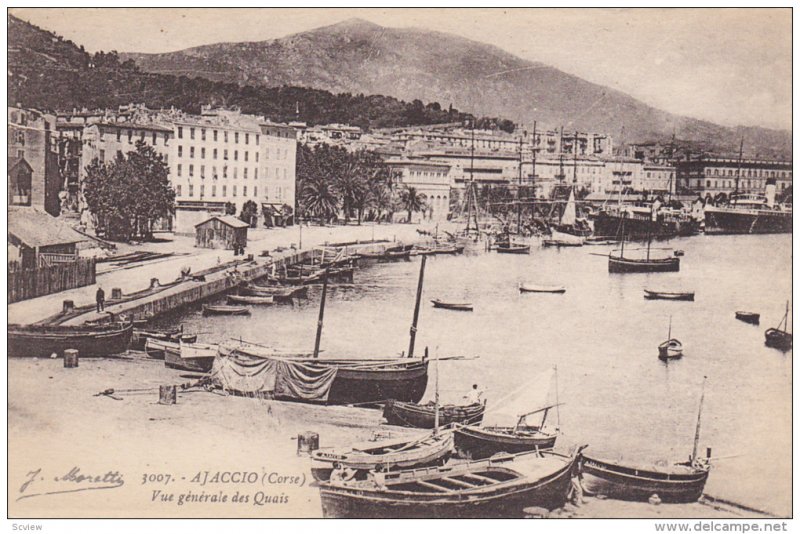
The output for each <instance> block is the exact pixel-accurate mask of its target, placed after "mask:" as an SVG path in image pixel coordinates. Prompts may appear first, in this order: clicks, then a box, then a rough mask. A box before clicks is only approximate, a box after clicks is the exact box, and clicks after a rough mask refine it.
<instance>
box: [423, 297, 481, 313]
mask: <svg viewBox="0 0 800 534" xmlns="http://www.w3.org/2000/svg"><path fill="white" fill-rule="evenodd" d="M431 303H432V304H433V307H434V308H442V309H444V310H455V311H472V304H471V303H469V302H444V301H442V300H439V299H433V300H431Z"/></svg>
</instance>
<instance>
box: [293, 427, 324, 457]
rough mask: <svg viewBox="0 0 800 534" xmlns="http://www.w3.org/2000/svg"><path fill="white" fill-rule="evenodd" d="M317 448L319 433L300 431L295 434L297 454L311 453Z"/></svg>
mask: <svg viewBox="0 0 800 534" xmlns="http://www.w3.org/2000/svg"><path fill="white" fill-rule="evenodd" d="M317 449H319V434H317V433H316V432H301V433H300V434H298V435H297V455H298V456H300V455H301V454H311V453H312V452H313V451H315V450H317Z"/></svg>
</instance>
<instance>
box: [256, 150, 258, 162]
mask: <svg viewBox="0 0 800 534" xmlns="http://www.w3.org/2000/svg"><path fill="white" fill-rule="evenodd" d="M256 163H258V152H256Z"/></svg>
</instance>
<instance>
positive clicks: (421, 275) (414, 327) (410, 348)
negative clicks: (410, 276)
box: [408, 256, 428, 358]
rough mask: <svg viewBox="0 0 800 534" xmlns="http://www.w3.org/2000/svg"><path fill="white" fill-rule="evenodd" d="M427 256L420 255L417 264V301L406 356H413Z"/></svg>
mask: <svg viewBox="0 0 800 534" xmlns="http://www.w3.org/2000/svg"><path fill="white" fill-rule="evenodd" d="M427 258H428V257H427V256H422V262H421V263H420V266H419V282H418V283H417V302H416V304H414V319H413V320H412V322H411V339H409V341H408V357H409V358H413V357H414V342H415V341H416V339H417V320H418V319H419V304H420V301H421V300H422V281H423V278H424V277H425V260H426V259H427Z"/></svg>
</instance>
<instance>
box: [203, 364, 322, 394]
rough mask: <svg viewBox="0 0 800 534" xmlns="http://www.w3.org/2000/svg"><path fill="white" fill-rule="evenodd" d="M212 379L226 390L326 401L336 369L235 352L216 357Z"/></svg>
mask: <svg viewBox="0 0 800 534" xmlns="http://www.w3.org/2000/svg"><path fill="white" fill-rule="evenodd" d="M211 377H212V381H213V383H214V384H215V385H217V386H219V387H221V388H223V389H224V390H226V391H235V392H237V393H245V394H269V395H270V396H271V397H275V398H291V399H298V400H305V401H317V402H327V400H328V394H329V393H330V390H331V386H332V385H333V381H334V379H335V378H336V367H335V366H331V367H322V366H317V365H309V364H308V363H305V362H300V361H292V360H289V359H285V358H270V357H257V356H244V355H240V354H237V353H235V352H232V353H230V354H228V355H223V354H220V355H219V356H217V358H216V359H215V360H214V367H213V369H212V371H211Z"/></svg>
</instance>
